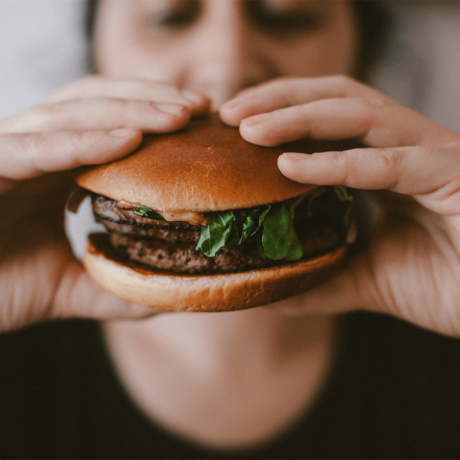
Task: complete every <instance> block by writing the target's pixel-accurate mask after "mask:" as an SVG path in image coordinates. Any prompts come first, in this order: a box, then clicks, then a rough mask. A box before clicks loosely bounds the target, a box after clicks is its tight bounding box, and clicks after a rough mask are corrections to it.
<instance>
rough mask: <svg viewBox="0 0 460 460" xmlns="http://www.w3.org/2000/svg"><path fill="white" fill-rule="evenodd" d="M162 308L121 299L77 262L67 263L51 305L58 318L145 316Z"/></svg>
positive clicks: (126, 317) (100, 318)
mask: <svg viewBox="0 0 460 460" xmlns="http://www.w3.org/2000/svg"><path fill="white" fill-rule="evenodd" d="M159 312H160V310H158V309H155V308H151V307H144V306H142V305H137V304H134V303H130V302H127V301H126V300H123V299H120V298H119V297H117V296H115V295H114V294H112V293H110V292H108V291H106V290H105V289H103V288H102V287H101V286H99V284H98V283H96V281H94V280H93V279H92V278H91V277H90V276H89V275H88V273H86V271H85V270H84V269H83V267H82V266H81V265H80V263H78V262H77V261H75V262H73V263H71V264H69V265H68V267H67V269H66V271H65V273H64V274H63V276H62V280H61V283H60V285H59V287H58V289H57V291H56V295H55V300H54V302H53V305H52V312H51V314H52V316H53V317H55V318H75V317H76V318H91V319H98V320H109V319H143V318H148V317H151V316H154V315H156V314H157V313H159Z"/></svg>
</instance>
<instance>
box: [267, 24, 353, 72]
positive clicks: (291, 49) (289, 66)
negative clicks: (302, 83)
mask: <svg viewBox="0 0 460 460" xmlns="http://www.w3.org/2000/svg"><path fill="white" fill-rule="evenodd" d="M271 50H272V53H273V54H272V59H273V60H276V61H277V63H278V71H279V73H280V74H282V75H285V76H300V77H302V76H303V77H319V76H323V75H333V74H346V75H351V76H353V74H354V73H355V69H356V67H357V65H356V64H357V55H358V36H357V33H356V28H355V25H354V22H353V21H352V19H351V18H347V17H346V16H342V18H341V20H340V21H337V22H335V23H334V24H331V25H330V26H329V27H328V28H326V29H324V30H323V31H321V32H318V33H315V34H310V35H307V36H305V37H304V38H299V39H298V40H297V41H296V42H295V43H290V44H286V45H283V46H279V45H278V46H275V47H272V48H271Z"/></svg>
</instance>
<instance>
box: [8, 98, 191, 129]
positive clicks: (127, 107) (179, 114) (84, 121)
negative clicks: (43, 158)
mask: <svg viewBox="0 0 460 460" xmlns="http://www.w3.org/2000/svg"><path fill="white" fill-rule="evenodd" d="M189 120H190V109H189V108H188V107H186V106H184V105H181V104H175V103H174V104H173V103H169V102H161V103H155V102H148V101H136V100H125V99H110V98H90V99H75V100H70V101H64V102H57V103H55V104H45V105H43V104H42V105H38V106H35V107H32V108H30V109H27V110H25V111H24V112H21V113H19V114H16V115H13V116H12V117H9V118H6V119H4V120H2V121H1V122H0V132H4V133H5V132H11V133H22V132H29V133H31V132H35V133H38V132H49V131H59V130H72V131H77V130H82V131H83V130H114V129H118V128H124V127H135V128H138V129H140V130H142V131H143V132H148V133H164V132H170V131H175V130H177V129H180V128H182V127H183V126H185V125H186V124H187V123H188V121H189Z"/></svg>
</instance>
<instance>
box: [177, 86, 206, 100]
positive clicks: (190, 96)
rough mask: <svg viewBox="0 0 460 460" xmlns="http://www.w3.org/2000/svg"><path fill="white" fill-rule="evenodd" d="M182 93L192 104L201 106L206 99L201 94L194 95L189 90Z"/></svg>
mask: <svg viewBox="0 0 460 460" xmlns="http://www.w3.org/2000/svg"><path fill="white" fill-rule="evenodd" d="M181 93H182V96H184V97H185V99H187V100H189V101H190V102H194V103H195V104H200V103H201V102H203V99H204V97H203V96H202V95H201V94H198V93H194V92H193V91H190V90H188V89H183V90H182V91H181Z"/></svg>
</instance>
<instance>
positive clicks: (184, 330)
mask: <svg viewBox="0 0 460 460" xmlns="http://www.w3.org/2000/svg"><path fill="white" fill-rule="evenodd" d="M250 3H252V4H254V5H259V6H261V7H262V8H263V9H262V10H259V11H258V15H253V14H250V11H249V10H248V8H247V6H248V4H250ZM326 3H327V7H325V6H324V5H326ZM195 7H197V8H198V9H194V8H195ZM184 8H185V9H184ZM299 8H300V9H299ZM269 12H270V14H269ZM286 12H287V13H288V16H290V17H291V18H292V17H295V18H302V21H301V23H300V26H299V27H297V26H296V27H295V28H294V29H292V28H291V27H288V28H286V27H285V26H284V25H283V24H285V23H286V22H285V19H286ZM257 17H259V18H260V17H262V18H265V19H267V18H269V17H270V18H271V19H270V21H269V22H266V21H265V20H264V21H265V22H264V21H263V22H260V20H255V19H254V18H257ZM178 18H179V19H178ZM184 18H185V20H184ZM273 18H274V19H273ZM312 19H314V20H313V21H312ZM295 24H297V25H299V23H297V22H296V23H295ZM311 24H315V26H314V27H313V26H311ZM290 30H294V33H291V32H289V31H290ZM94 51H95V58H96V65H97V67H98V69H99V70H100V72H101V73H102V74H103V75H104V76H94V77H88V78H86V79H83V80H81V81H79V82H76V83H74V84H73V85H70V86H69V87H67V88H64V89H63V90H61V91H60V92H58V93H57V94H56V95H55V96H53V97H51V98H50V99H49V100H48V101H45V102H44V103H43V104H41V105H39V106H37V107H33V108H31V109H28V110H26V111H24V112H22V113H20V114H17V115H15V116H13V117H10V118H8V119H5V120H2V121H0V146H1V148H0V178H1V179H0V192H1V195H0V208H1V209H2V210H5V211H6V212H4V213H2V221H1V222H0V260H1V265H0V290H1V292H2V294H3V302H2V309H1V310H0V328H1V329H3V330H8V329H12V328H18V327H21V326H25V325H27V324H30V323H33V322H36V321H41V320H45V319H51V318H62V317H73V316H81V317H93V318H100V319H117V318H118V319H119V318H131V319H133V318H136V319H139V318H145V317H147V316H152V315H155V311H153V310H149V309H145V308H143V307H139V306H137V305H129V304H127V303H126V302H123V301H121V300H119V299H117V298H115V297H114V296H112V295H111V294H108V293H107V292H105V291H103V290H102V289H101V288H99V286H98V285H96V283H94V282H93V281H92V280H91V279H90V278H89V277H88V276H87V275H86V274H85V272H84V271H83V270H82V268H81V266H80V264H79V263H78V262H77V261H76V260H75V258H74V257H73V255H72V254H71V251H70V248H69V245H68V242H67V240H66V237H65V234H64V230H63V225H62V213H63V207H64V204H65V200H66V197H67V195H68V192H69V189H70V187H71V185H70V179H71V176H72V175H73V174H74V173H75V170H74V168H78V167H79V166H81V165H83V164H97V163H103V162H106V161H110V160H113V159H115V158H118V157H121V156H123V155H125V154H127V153H129V152H131V151H132V150H133V149H135V148H136V147H137V146H138V145H139V143H140V142H141V138H142V133H143V132H149V133H161V132H169V131H174V130H177V129H180V128H181V127H183V126H184V125H185V124H186V123H187V122H188V120H189V119H190V117H191V116H194V115H199V114H202V113H204V112H206V111H207V110H208V109H209V107H210V106H211V105H212V107H213V108H220V115H221V118H222V119H223V121H224V122H226V123H228V124H231V125H234V126H239V127H240V131H241V135H242V136H243V137H244V138H245V139H247V140H248V141H250V142H253V143H256V144H260V145H276V144H279V143H282V142H284V141H287V140H293V139H298V138H302V137H313V138H318V139H340V138H343V137H350V136H352V137H357V138H358V139H359V140H360V141H361V142H362V143H363V146H364V147H363V148H361V149H357V150H351V151H347V152H326V153H321V154H314V155H312V156H309V157H306V156H303V155H299V154H296V153H295V152H286V154H284V155H282V156H281V157H280V159H279V167H280V170H281V172H282V173H283V174H285V175H286V176H287V177H290V178H291V179H293V180H297V181H299V182H310V183H314V184H319V185H322V184H325V185H327V184H343V185H348V186H351V187H357V188H363V189H366V190H369V191H370V194H371V197H372V198H373V199H374V201H375V203H376V205H377V206H378V208H379V211H380V212H379V219H380V220H379V223H378V225H377V226H376V230H375V232H374V234H373V238H372V240H371V242H370V245H369V248H368V249H367V250H366V251H365V252H362V253H361V254H359V255H358V256H357V257H355V258H354V259H353V260H351V261H350V264H349V266H348V267H347V268H346V269H345V270H344V271H343V272H342V273H341V274H340V275H339V276H338V277H337V278H335V279H333V280H331V281H330V282H328V283H327V284H325V285H324V286H322V287H319V288H317V289H315V290H313V291H310V292H308V293H305V294H303V295H301V296H298V297H296V298H292V299H289V300H288V301H284V302H281V303H279V304H277V305H273V306H271V307H269V308H259V309H254V310H251V311H247V312H239V313H230V314H228V315H231V316H227V314H225V315H220V314H216V315H212V316H207V315H204V316H200V315H198V316H197V315H194V316H192V317H190V316H188V315H187V314H183V315H182V314H177V315H176V314H171V315H159V316H158V317H155V318H150V319H146V320H144V321H141V322H131V321H112V322H110V323H107V326H106V333H107V340H108V344H109V349H110V351H111V353H112V357H113V359H114V362H115V365H116V367H117V369H118V371H119V373H120V376H121V378H122V380H123V382H124V383H125V385H126V388H127V389H128V391H129V392H130V394H131V395H132V397H133V398H134V400H135V401H136V402H137V403H138V404H139V405H140V406H141V407H142V408H143V410H144V411H145V413H146V414H147V415H149V416H150V417H152V418H155V419H156V420H159V421H160V422H162V423H164V424H165V426H167V427H168V428H170V429H171V430H174V431H176V432H179V433H181V434H183V435H184V436H187V437H189V438H191V439H194V440H195V441H197V442H200V443H205V444H207V445H209V444H210V445H213V446H217V447H223V446H225V447H235V446H239V447H244V446H248V445H255V444H257V443H259V442H262V441H264V440H266V439H268V438H269V437H271V436H273V435H275V434H276V433H278V432H279V431H280V430H282V429H283V428H285V427H286V426H287V425H288V424H289V423H290V422H292V420H294V419H295V417H296V416H297V415H298V414H299V413H301V412H302V411H304V410H306V409H307V408H308V407H309V405H310V404H311V403H312V402H313V401H314V398H315V395H316V394H317V391H318V390H319V388H320V387H321V385H322V383H323V382H324V379H325V376H326V374H327V370H328V366H329V363H330V360H331V357H332V356H333V352H334V320H333V316H332V315H330V316H329V315H322V316H321V315H319V313H321V314H323V313H338V312H343V311H349V310H353V309H366V310H371V311H378V312H382V313H388V314H393V315H396V316H398V317H400V318H403V319H405V320H407V321H410V322H413V323H415V324H418V325H421V326H423V327H426V328H429V329H432V330H434V331H437V332H441V333H444V334H451V335H455V336H459V335H460V308H459V307H458V306H457V302H456V300H457V299H458V298H459V295H460V286H459V275H458V273H460V252H459V251H460V249H459V246H460V222H459V213H460V201H459V187H460V183H459V182H460V181H459V179H458V173H457V171H458V170H459V166H460V165H459V161H460V160H459V152H460V136H458V135H457V134H455V133H453V132H451V131H449V130H447V129H445V128H443V127H440V126H438V125H436V124H435V123H433V122H431V121H430V120H427V119H426V118H424V117H422V116H421V115H419V114H417V113H415V112H413V111H411V110H409V109H407V108H404V107H402V106H400V105H398V104H397V103H395V102H394V101H391V100H390V99H388V98H387V97H386V96H384V95H382V94H380V93H378V92H376V91H375V90H373V89H371V88H369V87H367V86H365V85H363V84H360V83H357V82H356V81H354V80H352V79H351V78H350V77H344V76H337V74H342V75H345V74H347V75H353V74H354V69H355V68H356V59H357V34H356V24H355V23H354V18H353V15H352V13H351V9H350V5H349V4H348V3H347V2H342V1H332V0H331V1H330V2H321V1H319V2H317V1H310V0H308V1H302V2H294V1H292V0H267V1H262V2H243V1H240V0H219V1H213V0H204V1H201V2H195V1H192V0H187V1H185V2H184V1H181V0H177V1H176V0H166V1H162V0H158V1H147V0H130V1H129V2H127V1H124V0H112V1H110V0H104V1H102V5H101V10H100V14H99V17H98V20H97V23H96V33H95V50H94ZM235 94H236V96H235ZM232 98H233V99H232ZM119 129H122V131H119ZM113 130H115V132H113ZM382 190H383V191H382ZM280 311H281V312H282V313H287V314H286V315H282V314H280V313H279V312H280ZM229 318H231V319H229ZM293 338H295V340H293ZM248 350H251V351H253V353H248V352H247V351H248ZM170 382H175V383H174V386H171V385H170ZM299 382H305V385H304V384H302V385H300V386H299ZM223 383H226V384H227V385H228V386H227V387H226V389H227V390H228V391H227V395H228V397H227V398H224V399H222V398H221V399H219V398H218V396H220V394H221V393H219V395H217V394H216V388H221V386H219V385H222V384H223ZM260 388H263V389H264V391H262V392H260V391H259V390H260ZM178 394H180V395H184V397H183V398H182V399H181V400H180V404H176V402H177V401H178V400H177V398H175V396H176V395H178ZM255 394H257V396H258V397H257V398H253V397H249V396H251V395H255ZM281 396H282V397H283V399H282V401H283V404H282V405H281V407H280V404H278V402H279V401H280V397H281ZM213 398H214V399H213ZM216 401H218V402H219V404H220V405H219V411H220V412H219V417H213V416H212V415H213V414H212V411H213V410H214V409H213V408H214V407H216V406H215V403H216ZM211 403H214V405H212V404H211ZM261 407H263V408H264V410H263V411H262V412H261V411H259V408H261ZM248 414H250V417H249V416H248ZM216 420H217V422H216ZM242 421H245V423H244V424H243V423H242Z"/></svg>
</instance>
